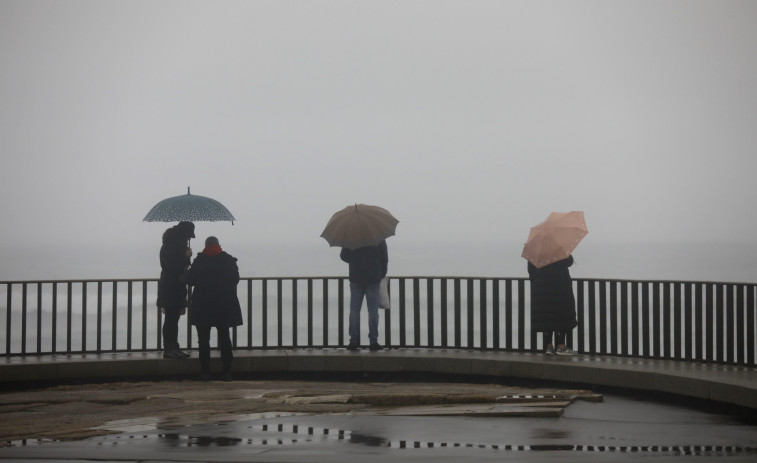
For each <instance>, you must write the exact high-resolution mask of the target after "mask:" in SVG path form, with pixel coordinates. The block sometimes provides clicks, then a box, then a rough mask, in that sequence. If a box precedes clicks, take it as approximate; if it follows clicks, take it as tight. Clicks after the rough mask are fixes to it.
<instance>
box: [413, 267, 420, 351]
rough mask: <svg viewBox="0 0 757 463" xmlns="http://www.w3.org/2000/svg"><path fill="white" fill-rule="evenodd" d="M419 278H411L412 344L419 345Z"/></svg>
mask: <svg viewBox="0 0 757 463" xmlns="http://www.w3.org/2000/svg"><path fill="white" fill-rule="evenodd" d="M420 292H421V290H420V280H419V279H418V278H413V345H414V346H415V347H420V346H421V295H420Z"/></svg>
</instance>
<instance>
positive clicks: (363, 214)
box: [321, 204, 399, 249]
mask: <svg viewBox="0 0 757 463" xmlns="http://www.w3.org/2000/svg"><path fill="white" fill-rule="evenodd" d="M398 223H399V220H397V219H395V218H394V216H393V215H392V214H391V213H389V211H387V210H386V209H384V208H382V207H378V206H369V205H367V204H355V205H352V206H347V207H345V208H344V209H342V210H341V211H339V212H337V213H335V214H334V215H333V216H331V219H330V220H329V222H328V223H327V224H326V228H325V229H324V230H323V233H321V238H324V239H325V240H326V241H328V243H329V246H341V247H344V248H348V249H357V248H362V247H363V246H376V245H378V244H380V243H381V242H382V241H384V240H385V239H386V238H389V237H390V236H394V231H395V229H396V228H397V224H398Z"/></svg>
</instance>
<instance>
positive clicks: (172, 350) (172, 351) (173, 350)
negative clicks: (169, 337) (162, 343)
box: [163, 344, 192, 359]
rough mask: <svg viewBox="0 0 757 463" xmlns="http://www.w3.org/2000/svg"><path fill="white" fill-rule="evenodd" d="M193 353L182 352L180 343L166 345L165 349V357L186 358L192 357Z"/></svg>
mask: <svg viewBox="0 0 757 463" xmlns="http://www.w3.org/2000/svg"><path fill="white" fill-rule="evenodd" d="M191 356H192V354H188V353H186V352H182V351H181V349H179V345H178V344H171V345H169V346H166V347H165V348H164V349H163V358H164V359H185V358H187V357H191Z"/></svg>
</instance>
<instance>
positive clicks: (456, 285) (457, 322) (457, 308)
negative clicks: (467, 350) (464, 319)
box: [454, 278, 462, 348]
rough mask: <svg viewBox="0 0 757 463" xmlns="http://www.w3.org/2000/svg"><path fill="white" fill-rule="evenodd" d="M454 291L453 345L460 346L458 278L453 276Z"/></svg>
mask: <svg viewBox="0 0 757 463" xmlns="http://www.w3.org/2000/svg"><path fill="white" fill-rule="evenodd" d="M454 292H455V295H454V297H455V305H454V311H455V312H454V313H455V322H454V327H455V347H458V348H459V347H461V346H462V341H461V337H462V336H461V332H460V323H461V316H460V310H461V308H460V279H459V278H455V279H454Z"/></svg>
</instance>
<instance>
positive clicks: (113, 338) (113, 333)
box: [110, 281, 163, 351]
mask: <svg viewBox="0 0 757 463" xmlns="http://www.w3.org/2000/svg"><path fill="white" fill-rule="evenodd" d="M112 309H113V310H112V311H111V314H112V315H111V316H112V317H113V318H112V319H111V327H112V330H111V336H110V337H111V350H113V351H115V350H116V347H117V346H116V334H117V333H118V327H117V325H116V320H117V319H118V282H117V281H113V308H112ZM160 328H162V327H160ZM158 333H159V334H158V339H160V335H161V334H162V333H163V332H162V330H160V329H158ZM158 348H160V344H158Z"/></svg>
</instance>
